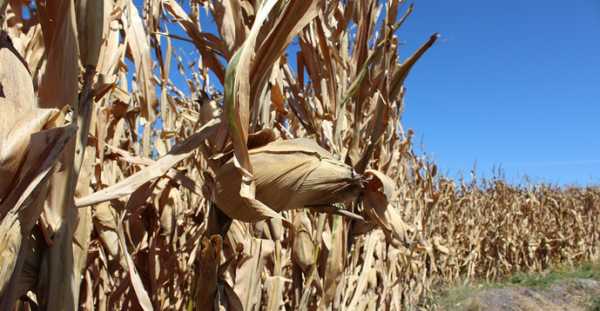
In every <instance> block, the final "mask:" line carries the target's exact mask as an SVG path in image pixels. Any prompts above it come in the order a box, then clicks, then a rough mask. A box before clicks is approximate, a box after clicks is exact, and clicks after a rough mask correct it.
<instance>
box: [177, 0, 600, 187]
mask: <svg viewBox="0 0 600 311" xmlns="http://www.w3.org/2000/svg"><path fill="white" fill-rule="evenodd" d="M202 11H203V10H202ZM201 13H203V12H201ZM205 16H206V15H204V14H202V17H205ZM202 24H203V27H204V30H205V31H209V32H214V31H216V30H215V26H214V25H213V24H211V20H209V19H207V18H204V19H202ZM170 28H171V31H172V32H174V33H177V34H181V35H183V34H184V33H183V32H182V31H181V30H180V29H178V27H170ZM434 32H439V33H441V35H442V37H441V38H440V40H438V43H437V44H436V45H435V46H434V47H433V48H432V49H430V51H429V52H428V53H427V54H426V55H425V56H424V57H423V58H422V59H421V60H420V62H419V63H418V64H417V65H416V66H415V67H414V68H413V71H412V72H411V74H410V75H409V78H408V79H407V81H406V87H407V89H408V92H407V97H406V101H405V104H406V107H405V114H404V118H403V125H404V127H405V128H412V129H414V130H415V133H416V137H415V138H416V139H415V142H416V144H417V146H416V149H417V151H419V152H420V153H426V154H427V155H428V156H430V157H431V158H432V159H433V160H434V161H435V162H436V163H437V164H438V166H439V168H440V171H441V172H443V173H445V174H446V175H449V176H450V177H459V176H460V175H461V174H464V175H465V176H466V177H468V176H469V172H470V171H471V169H472V168H473V167H474V165H475V164H476V168H477V172H478V175H479V176H480V177H491V176H492V169H493V168H494V167H501V168H502V170H503V171H504V173H505V175H506V177H507V179H508V180H509V181H510V182H513V183H520V182H522V181H523V176H525V175H527V176H529V178H530V180H532V181H534V182H540V181H544V182H549V183H554V184H561V185H571V184H579V185H588V184H600V137H599V136H600V120H599V119H600V0H575V1H557V0H546V1H542V0H509V1H475V0H467V1H442V0H429V1H424V0H416V1H415V11H414V12H413V15H412V16H411V17H410V18H409V20H408V21H407V22H406V23H405V24H404V26H403V27H402V28H401V29H400V30H399V32H398V35H399V37H400V40H401V41H403V42H404V43H405V46H404V47H402V48H401V55H403V56H404V57H406V56H408V55H409V54H410V53H412V51H414V50H415V49H416V48H417V47H418V46H419V45H421V43H422V42H424V41H425V40H426V39H427V38H428V37H429V36H430V35H431V34H432V33H434ZM174 44H175V47H176V48H177V49H179V50H180V51H182V50H185V51H188V53H189V51H193V50H194V47H193V46H192V45H191V44H188V43H182V42H180V41H179V42H174ZM184 54H185V53H184ZM172 68H173V69H172V70H175V68H176V67H175V66H172ZM176 80H177V79H176ZM215 81H216V79H214V80H213V82H215Z"/></svg>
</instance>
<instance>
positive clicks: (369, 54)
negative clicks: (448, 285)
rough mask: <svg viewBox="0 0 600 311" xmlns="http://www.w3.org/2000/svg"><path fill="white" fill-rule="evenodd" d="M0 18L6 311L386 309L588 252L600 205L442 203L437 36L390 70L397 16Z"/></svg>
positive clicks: (317, 9) (120, 5) (49, 5)
mask: <svg viewBox="0 0 600 311" xmlns="http://www.w3.org/2000/svg"><path fill="white" fill-rule="evenodd" d="M34 7H35V9H34ZM0 8H2V9H3V12H2V14H3V19H2V20H3V22H4V23H3V27H2V29H3V33H2V37H1V38H0V39H1V45H0V84H1V85H0V86H1V88H0V90H1V91H2V92H1V94H0V96H1V97H2V98H0V121H1V123H0V174H2V175H1V176H0V255H1V256H0V308H1V309H3V310H4V309H11V308H17V309H27V308H32V307H33V306H39V307H41V308H43V309H51V310H55V309H57V310H65V309H68V310H73V309H99V310H113V309H140V308H141V309H144V310H152V309H158V310H163V309H169V310H184V309H185V310H189V309H196V310H205V309H221V308H225V309H228V310H229V309H231V310H258V309H266V310H276V309H277V310H278V309H281V308H285V309H300V310H309V309H310V310H313V309H347V310H364V309H369V310H375V309H389V310H401V309H406V308H414V307H415V306H417V305H419V304H422V303H423V301H424V298H425V297H427V295H428V294H429V293H430V292H431V289H432V286H434V285H435V284H436V283H438V282H450V281H455V280H460V279H462V278H489V279H493V278H497V277H500V276H502V275H505V274H507V273H510V272H512V271H516V270H541V269H544V268H545V267H547V266H548V265H551V264H553V263H555V262H571V263H575V262H579V261H583V260H589V259H593V258H597V256H598V237H599V229H598V226H597V224H596V220H597V219H598V216H599V214H600V205H599V203H598V202H599V199H600V191H598V190H597V189H591V188H590V189H568V190H564V189H558V188H552V187H547V186H538V187H533V188H531V189H529V188H527V189H525V188H519V187H512V186H508V185H506V184H504V183H503V182H501V181H494V182H490V183H488V184H485V185H484V186H483V187H482V186H479V185H477V184H468V185H465V184H461V185H458V186H457V185H456V183H454V182H452V181H448V180H446V179H444V178H441V177H437V176H436V167H435V165H433V164H430V163H427V162H426V161H424V160H423V159H421V158H419V157H417V156H416V155H415V154H414V153H413V152H412V149H411V137H412V132H411V131H409V132H404V130H403V129H402V127H401V123H400V120H401V115H402V111H403V109H404V103H403V97H404V93H405V89H404V86H403V84H404V80H405V79H406V77H407V75H408V74H409V72H410V70H411V68H412V67H413V65H415V63H416V62H417V60H418V59H419V58H420V57H421V56H423V54H424V53H425V52H426V51H427V50H428V49H429V48H430V47H431V46H432V45H433V44H434V42H435V41H436V39H437V35H436V34H434V35H432V36H431V37H430V38H429V39H428V40H427V41H426V42H425V43H424V44H423V46H422V47H421V48H419V49H418V50H417V51H416V52H415V53H414V54H413V55H412V56H410V57H408V58H407V59H400V57H399V55H398V49H399V48H400V47H399V43H398V38H397V37H396V35H395V33H396V30H397V29H398V28H399V27H400V26H401V25H402V23H403V21H404V20H405V19H406V18H407V17H408V15H410V13H411V12H412V6H409V7H406V6H405V5H404V4H403V2H402V1H398V0H388V1H386V2H384V3H380V2H375V1H366V0H357V1H347V2H342V1H319V0H307V1H275V0H264V1H245V0H227V1H218V0H215V1H190V2H189V3H184V4H180V3H178V2H176V1H175V0H146V1H144V2H143V5H142V6H140V7H136V6H135V5H134V2H133V1H130V0H114V1H113V0H107V1H102V2H101V3H98V2H95V1H93V0H76V1H41V0H39V1H35V5H34V3H33V2H30V1H2V2H1V5H0ZM184 8H185V9H184ZM201 10H205V11H204V12H206V13H202V11H201ZM399 11H404V12H405V13H404V14H403V15H402V16H401V17H398V13H399ZM25 12H27V14H25ZM205 18H206V19H211V18H212V19H214V23H215V26H216V29H217V30H216V33H210V32H207V31H206V30H203V29H202V27H201V23H200V20H201V19H205ZM175 27H180V28H179V29H180V30H178V31H175V30H174V29H175ZM176 33H179V34H176ZM182 33H185V35H181V34H182ZM172 40H182V41H186V42H191V43H193V47H194V48H193V49H192V51H183V50H182V49H181V48H173V45H174V44H173V43H172ZM292 42H294V43H292ZM290 44H295V45H297V46H296V47H297V48H293V49H290V48H289V45H290ZM182 46H183V45H182ZM294 52H295V54H294ZM189 59H194V61H189ZM224 64H227V65H224ZM171 67H173V68H175V67H176V68H177V71H171ZM215 79H216V81H215ZM181 80H183V81H185V83H178V82H176V81H181ZM184 84H185V86H186V87H187V89H185V90H182V89H180V88H182V87H183V86H184ZM219 84H220V85H222V86H223V91H224V92H223V94H220V93H219V92H218V91H217V88H216V87H215V86H216V85H219ZM50 107H51V108H50ZM159 117H160V122H161V124H162V127H160V128H156V127H154V126H153V125H154V124H156V122H157V120H158V118H159ZM140 128H141V129H143V130H142V131H140V130H139V129H140ZM457 187H458V188H457Z"/></svg>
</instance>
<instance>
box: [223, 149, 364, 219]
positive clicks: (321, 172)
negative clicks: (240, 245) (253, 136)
mask: <svg viewBox="0 0 600 311" xmlns="http://www.w3.org/2000/svg"><path fill="white" fill-rule="evenodd" d="M249 154H250V163H252V166H253V167H254V168H255V170H256V172H255V173H254V177H255V182H256V199H257V200H258V201H260V202H262V203H264V204H265V205H266V206H268V207H269V208H270V209H272V210H273V211H275V212H280V211H284V210H289V209H295V208H303V207H310V206H317V205H330V204H332V203H336V202H346V201H349V200H352V199H355V198H356V197H357V196H358V194H359V193H360V190H361V181H360V178H359V177H358V176H357V175H356V174H355V173H354V171H353V169H352V167H350V166H348V165H346V164H344V163H342V162H340V161H338V160H335V159H334V158H333V157H332V156H331V154H329V153H328V152H327V151H326V150H325V149H323V148H321V147H320V146H318V145H317V144H316V143H315V142H313V141H311V140H308V139H294V140H280V141H275V142H272V143H270V144H267V145H265V146H263V147H260V148H256V149H252V150H250V151H249ZM241 178H242V176H241V174H240V173H239V171H238V170H237V168H236V167H235V165H234V163H233V160H230V161H229V162H227V163H226V164H225V165H223V166H222V167H221V168H220V169H219V170H218V171H217V173H216V179H215V180H216V184H215V189H214V195H213V196H214V200H215V202H216V203H217V206H218V207H219V208H220V209H221V210H222V211H223V212H224V213H225V214H227V215H228V216H229V217H231V218H233V219H238V220H241V221H246V222H255V221H258V220H262V219H265V215H264V213H263V212H262V211H259V210H255V209H252V208H242V206H244V205H243V202H242V198H241V197H240V196H239V192H240V191H239V190H240V182H241Z"/></svg>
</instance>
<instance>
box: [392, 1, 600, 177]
mask: <svg viewBox="0 0 600 311" xmlns="http://www.w3.org/2000/svg"><path fill="white" fill-rule="evenodd" d="M433 32H440V33H441V34H442V37H441V40H440V41H439V44H437V45H436V46H434V47H433V48H432V49H431V50H430V52H429V53H428V54H427V55H425V56H424V57H423V58H422V59H421V61H420V62H419V63H418V64H417V65H416V66H415V68H414V69H413V71H412V72H411V75H410V76H409V78H408V80H407V81H406V87H407V90H408V93H407V97H406V109H405V114H404V120H403V123H404V126H405V127H406V128H409V127H410V128H413V129H414V130H415V132H416V134H417V135H416V137H415V138H416V139H415V142H417V144H421V143H422V148H420V147H419V146H417V147H418V148H417V150H420V151H424V152H425V153H427V154H428V155H430V156H431V157H432V158H433V159H434V160H435V162H437V163H438V165H439V167H440V169H441V171H442V172H445V173H447V174H449V175H450V176H452V177H456V176H459V175H460V173H461V172H462V173H463V174H464V175H465V176H468V175H469V172H470V170H471V168H473V165H474V164H475V163H477V166H476V167H477V171H478V173H479V175H480V176H482V175H483V176H486V177H490V176H491V175H492V168H493V167H494V166H501V167H502V168H503V171H504V172H505V174H506V177H507V178H508V180H509V181H511V182H515V183H518V182H521V181H522V177H523V176H524V175H528V176H529V177H530V178H531V179H532V180H533V181H545V182H551V183H557V184H562V185H569V184H579V185H588V184H600V1H598V0H576V1H556V0H548V1H542V0H517V1H514V0H512V1H474V0H471V1H442V0H437V1H416V3H415V11H414V13H413V15H412V16H411V18H410V19H409V20H408V21H407V23H406V24H405V25H404V27H403V28H402V29H401V30H400V31H399V36H400V39H401V41H404V42H405V48H404V49H402V50H401V54H403V55H404V56H406V55H408V54H409V53H410V52H411V51H413V50H414V49H415V48H416V47H417V46H419V45H420V44H421V42H423V41H424V40H425V39H426V38H427V37H428V36H429V35H430V34H431V33H433Z"/></svg>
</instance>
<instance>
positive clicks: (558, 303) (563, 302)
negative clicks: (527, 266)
mask: <svg viewBox="0 0 600 311" xmlns="http://www.w3.org/2000/svg"><path fill="white" fill-rule="evenodd" d="M442 309H444V310H473V311H475V310H489V311H509V310H510V311H513V310H514V311H517V310H527V311H529V310H547V311H558V310H568V311H577V310H594V311H595V310H600V281H597V280H593V279H584V278H576V279H566V280H561V281H558V282H556V283H554V284H551V285H549V286H547V287H541V288H536V287H533V288H530V287H502V288H486V289H481V290H475V291H474V292H473V293H472V294H467V295H466V298H465V299H463V300H461V301H458V302H454V303H452V304H451V305H446V306H443V307H442Z"/></svg>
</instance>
